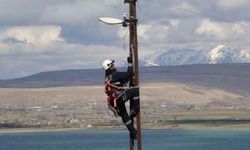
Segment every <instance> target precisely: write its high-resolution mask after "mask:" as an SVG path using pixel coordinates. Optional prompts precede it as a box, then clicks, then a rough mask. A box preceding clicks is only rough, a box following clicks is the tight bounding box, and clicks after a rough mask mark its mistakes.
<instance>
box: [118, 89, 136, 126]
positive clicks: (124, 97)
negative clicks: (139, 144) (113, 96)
mask: <svg viewBox="0 0 250 150" xmlns="http://www.w3.org/2000/svg"><path fill="white" fill-rule="evenodd" d="M127 101H130V111H131V110H132V111H134V112H139V111H140V108H139V102H140V101H139V88H131V89H127V90H125V91H123V92H121V93H120V94H119V96H118V99H117V107H118V114H119V116H121V118H122V121H123V123H124V124H125V125H126V127H127V128H128V130H129V131H132V130H135V129H134V127H133V125H132V122H131V118H130V116H129V115H128V112H127V109H126V106H125V102H127Z"/></svg>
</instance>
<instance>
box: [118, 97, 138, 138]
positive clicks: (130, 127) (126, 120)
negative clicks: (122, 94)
mask: <svg viewBox="0 0 250 150" xmlns="http://www.w3.org/2000/svg"><path fill="white" fill-rule="evenodd" d="M117 106H118V110H119V116H121V118H122V121H123V123H124V124H125V125H126V127H127V128H128V130H129V132H130V136H131V137H132V138H134V139H136V136H137V131H136V129H135V128H134V126H133V123H132V121H131V119H130V117H129V115H128V113H127V110H126V106H125V102H124V101H123V100H122V99H118V100H117Z"/></svg>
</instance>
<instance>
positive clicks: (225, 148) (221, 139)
mask: <svg viewBox="0 0 250 150" xmlns="http://www.w3.org/2000/svg"><path fill="white" fill-rule="evenodd" d="M142 132H143V133H142V134H143V139H142V140H143V150H250V129H249V130H237V129H215V130H143V131H142ZM128 149H129V144H128V132H127V131H126V130H105V131H104V130H74V131H53V132H52V131H43V132H23V133H0V150H128Z"/></svg>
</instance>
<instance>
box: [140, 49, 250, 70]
mask: <svg viewBox="0 0 250 150" xmlns="http://www.w3.org/2000/svg"><path fill="white" fill-rule="evenodd" d="M249 62H250V49H246V48H235V49H233V48H230V47H227V46H225V45H218V46H216V47H213V48H211V49H169V50H163V51H158V52H156V53H153V54H151V55H148V56H145V57H144V58H142V59H141V60H140V64H141V65H142V66H167V65H184V64H218V63H249Z"/></svg>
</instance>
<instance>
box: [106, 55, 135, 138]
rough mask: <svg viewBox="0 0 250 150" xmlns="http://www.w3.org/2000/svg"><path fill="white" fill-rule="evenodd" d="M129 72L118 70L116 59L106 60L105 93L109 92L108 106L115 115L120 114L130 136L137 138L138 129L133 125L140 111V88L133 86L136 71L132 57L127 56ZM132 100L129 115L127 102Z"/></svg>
mask: <svg viewBox="0 0 250 150" xmlns="http://www.w3.org/2000/svg"><path fill="white" fill-rule="evenodd" d="M127 61H128V68H127V72H119V71H117V70H116V67H115V64H114V60H113V61H111V60H108V59H107V60H105V61H104V62H103V64H102V65H103V68H104V70H105V93H106V94H107V100H108V107H109V109H110V110H112V111H113V112H114V114H115V116H118V115H119V116H120V117H121V118H122V121H123V123H124V124H125V125H126V127H127V128H128V130H129V133H130V137H131V138H133V139H136V138H137V131H136V129H135V128H134V126H133V123H132V118H133V117H135V116H136V114H137V112H139V88H138V87H133V83H132V80H133V77H134V71H133V66H132V59H131V58H130V57H128V58H127ZM128 100H130V115H128V112H127V109H126V106H125V102H127V101H128Z"/></svg>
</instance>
